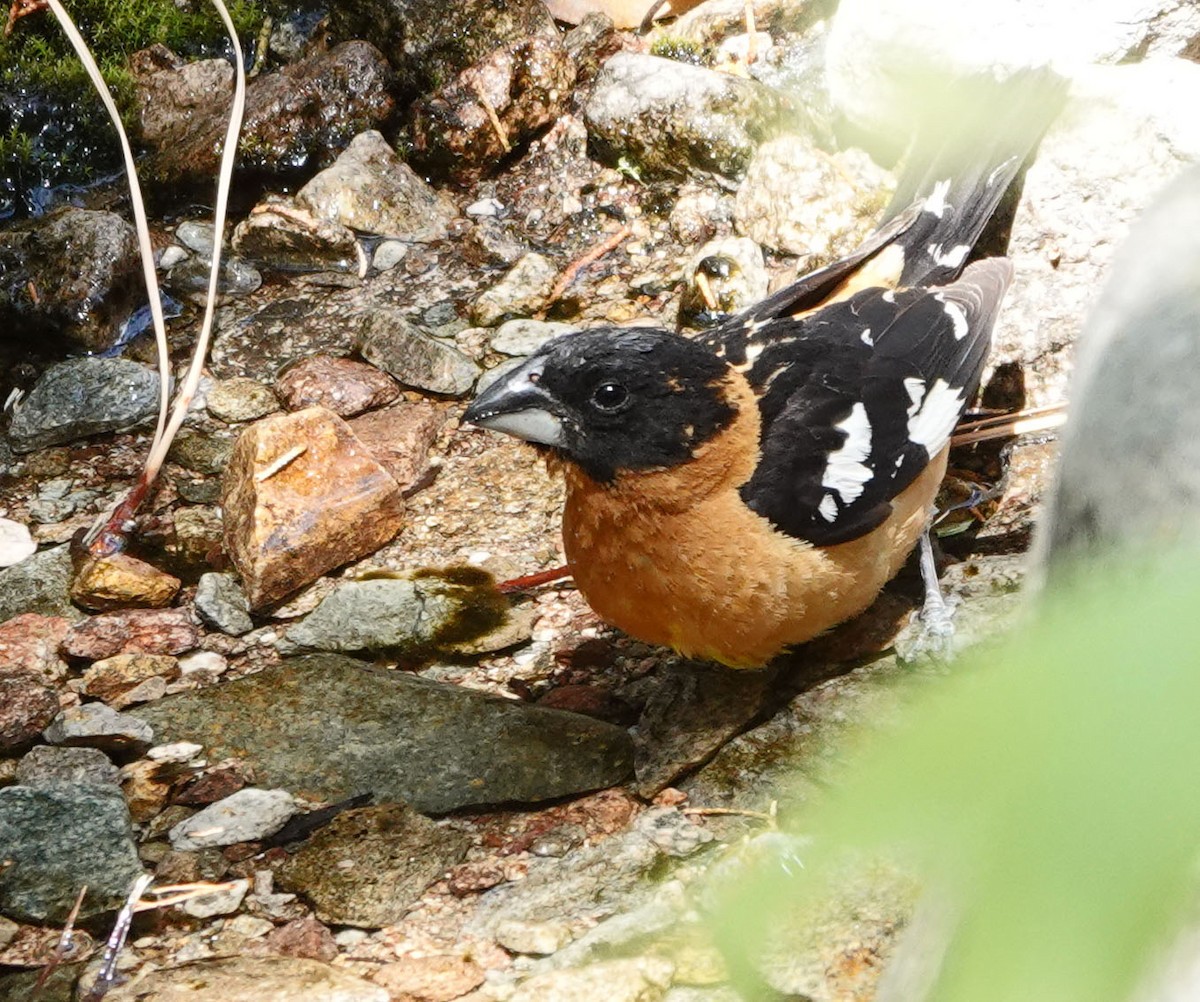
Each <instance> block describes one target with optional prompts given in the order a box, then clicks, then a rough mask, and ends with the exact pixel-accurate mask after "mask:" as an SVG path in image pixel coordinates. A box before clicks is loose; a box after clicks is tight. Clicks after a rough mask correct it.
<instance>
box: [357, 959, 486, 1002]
mask: <svg viewBox="0 0 1200 1002" xmlns="http://www.w3.org/2000/svg"><path fill="white" fill-rule="evenodd" d="M372 980H373V981H375V982H376V984H380V985H383V987H384V988H386V989H387V990H388V992H389V993H391V997H392V998H393V999H402V1000H406V1002H408V1000H411V1002H450V1000H451V999H456V998H460V997H461V996H463V995H465V994H466V993H467V992H469V991H471V989H473V988H478V987H479V986H480V985H481V984H483V969H482V968H481V967H480V966H479V965H478V964H476V963H474V962H472V961H471V960H468V959H463V958H461V957H448V956H423V957H422V956H409V957H405V958H404V960H402V961H400V962H399V963H392V964H384V965H383V966H382V967H380V968H379V970H378V971H376V972H375V973H374V974H373V975H372Z"/></svg>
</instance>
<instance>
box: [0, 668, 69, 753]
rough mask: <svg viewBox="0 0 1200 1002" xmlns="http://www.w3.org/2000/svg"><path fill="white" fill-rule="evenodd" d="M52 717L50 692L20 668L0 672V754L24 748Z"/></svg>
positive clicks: (54, 705) (54, 702) (53, 698)
mask: <svg viewBox="0 0 1200 1002" xmlns="http://www.w3.org/2000/svg"><path fill="white" fill-rule="evenodd" d="M56 713H58V696H57V695H55V692H54V690H53V689H50V688H48V687H47V686H44V685H42V684H41V682H39V681H38V679H37V678H36V677H35V676H33V675H30V674H29V673H28V672H25V671H23V670H22V669H20V668H3V669H0V754H3V755H11V754H13V753H16V752H20V751H23V750H24V749H25V748H28V747H29V746H30V745H31V744H33V742H34V741H36V740H37V737H38V734H40V733H41V731H42V730H43V729H44V728H45V727H46V726H47V725H48V724H49V723H50V722H51V721H52V720H53V719H54V715H55V714H56Z"/></svg>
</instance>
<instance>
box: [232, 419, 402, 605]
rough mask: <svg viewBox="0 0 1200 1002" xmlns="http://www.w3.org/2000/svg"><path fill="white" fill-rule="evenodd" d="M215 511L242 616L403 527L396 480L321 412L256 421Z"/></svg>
mask: <svg viewBox="0 0 1200 1002" xmlns="http://www.w3.org/2000/svg"><path fill="white" fill-rule="evenodd" d="M281 462H282V465H281V466H280V465H278V464H280V463H281ZM222 509H223V511H224V518H225V547H226V550H227V552H228V553H229V556H230V559H231V560H232V561H233V563H234V566H235V567H237V569H238V572H239V573H240V574H241V576H242V583H243V586H244V588H245V590H246V597H247V599H248V600H249V602H250V607H251V608H252V609H258V608H262V607H263V606H265V605H268V604H270V603H272V602H276V601H278V600H279V599H281V598H283V597H285V596H286V595H288V594H290V593H292V592H294V591H296V590H298V589H299V588H302V587H303V586H304V585H306V584H309V583H310V582H312V581H314V580H316V579H317V578H318V577H320V576H321V575H322V574H324V573H325V572H326V571H329V570H332V569H333V568H334V567H337V566H339V565H341V564H344V563H347V562H348V561H351V560H355V559H357V558H359V557H362V556H365V555H366V554H368V553H372V552H374V551H375V550H377V549H378V548H379V547H380V546H382V545H383V544H384V543H386V542H388V541H389V540H391V539H392V537H393V536H395V535H396V533H397V532H398V531H399V530H400V526H401V525H402V524H403V519H404V499H403V497H402V496H401V494H400V488H399V487H398V486H397V484H396V481H395V480H393V479H392V477H391V475H390V474H388V472H387V471H386V470H384V469H383V467H382V466H380V465H379V464H378V463H377V462H376V461H375V460H374V459H373V458H371V456H370V455H369V454H368V453H367V450H366V449H364V448H363V446H362V444H361V443H360V442H359V441H358V439H356V438H355V437H354V434H353V432H351V431H350V429H349V428H348V427H347V425H346V423H345V422H344V421H343V420H342V419H341V418H339V417H338V416H337V415H336V414H334V413H332V412H331V411H327V410H325V409H324V408H322V407H310V408H308V409H306V410H303V411H297V412H296V413H295V414H284V415H280V416H277V417H271V418H265V419H263V420H262V421H258V422H256V423H255V424H253V425H251V426H250V427H249V428H247V429H246V430H245V431H244V432H242V434H241V436H240V437H239V438H238V441H237V445H236V446H235V448H234V453H233V458H232V459H231V460H230V463H229V468H228V470H227V472H226V477H225V485H224V493H223V497H222Z"/></svg>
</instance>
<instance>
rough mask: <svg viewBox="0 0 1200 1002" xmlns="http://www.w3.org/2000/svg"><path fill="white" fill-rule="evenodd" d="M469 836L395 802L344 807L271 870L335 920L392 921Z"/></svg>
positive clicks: (457, 855)
mask: <svg viewBox="0 0 1200 1002" xmlns="http://www.w3.org/2000/svg"><path fill="white" fill-rule="evenodd" d="M469 845H470V838H469V837H468V836H467V835H466V834H464V833H462V832H459V831H455V830H454V829H451V828H447V827H443V826H440V825H437V824H434V823H433V822H432V821H430V820H429V819H428V818H425V817H422V816H421V815H420V814H418V813H417V812H416V811H414V810H412V809H411V808H409V807H407V806H405V805H403V804H380V805H378V806H374V807H362V808H358V809H355V810H350V811H344V812H343V813H341V814H339V815H338V816H337V817H336V818H334V819H333V821H332V822H331V823H330V824H329V825H328V826H326V827H325V828H323V829H321V831H319V832H318V833H317V834H316V835H314V836H313V837H312V838H311V839H309V841H308V842H307V843H305V844H304V846H302V847H301V848H300V850H299V851H298V852H297V853H296V854H295V855H294V856H292V857H290V858H289V859H287V860H286V861H285V862H284V864H283V865H282V866H281V867H280V868H279V869H278V870H277V871H276V877H277V879H278V880H279V882H280V884H281V886H283V887H286V888H288V889H290V890H293V891H296V892H298V893H301V894H303V895H304V896H305V897H306V898H308V899H309V900H310V901H312V902H313V904H314V905H315V907H316V912H317V916H318V917H319V918H321V919H322V920H324V921H326V922H331V923H334V924H336V925H357V926H363V927H367V928H377V927H382V926H387V925H394V924H395V923H397V922H398V921H399V920H400V919H401V918H403V917H404V915H405V914H407V913H408V911H409V909H411V908H412V906H413V905H414V904H416V902H417V900H418V899H419V898H420V896H421V894H422V893H423V892H424V891H425V888H426V887H428V886H429V885H430V884H431V883H433V881H435V880H436V879H438V877H440V876H441V875H442V874H443V873H444V872H445V871H446V870H447V869H448V868H449V867H451V866H453V865H454V864H455V863H457V862H459V861H460V860H461V859H462V857H463V856H464V855H465V854H466V852H467V849H468V847H469Z"/></svg>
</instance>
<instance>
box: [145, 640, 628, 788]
mask: <svg viewBox="0 0 1200 1002" xmlns="http://www.w3.org/2000/svg"><path fill="white" fill-rule="evenodd" d="M134 712H135V713H137V714H138V715H139V716H141V717H142V718H143V719H145V720H146V721H147V722H149V723H151V724H152V725H153V726H154V727H155V728H156V731H157V733H158V734H159V735H160V738H161V739H162V740H164V741H175V740H195V741H198V742H200V743H203V744H205V746H206V748H207V749H208V753H209V755H210V756H211V757H212V758H214V759H221V758H225V757H229V756H232V755H238V756H239V757H241V758H243V759H244V760H245V761H246V762H247V764H248V765H249V766H250V767H251V768H252V769H253V770H254V772H255V775H256V776H257V777H258V779H259V782H261V783H267V784H280V785H287V786H288V787H289V788H291V789H293V790H294V792H296V793H297V794H299V795H302V796H304V797H307V798H311V799H319V800H339V799H343V798H345V797H348V796H352V795H354V794H356V793H361V792H364V791H371V792H373V793H374V794H375V796H376V798H377V799H380V800H402V801H404V802H406V803H409V804H411V805H412V806H413V807H414V808H415V809H416V810H419V811H425V812H441V811H450V810H455V809H457V808H459V807H464V806H467V805H470V804H486V803H498V802H503V801H523V802H529V801H537V800H545V799H550V798H554V797H561V796H566V795H568V794H570V793H576V792H580V791H582V790H589V789H597V788H600V787H604V786H609V785H611V784H613V783H616V782H619V781H620V780H621V779H623V778H624V777H625V776H626V775H627V774H628V772H629V769H630V766H631V749H630V745H629V740H628V737H627V735H626V734H625V732H624V731H623V730H621V729H619V728H616V727H612V726H611V725H607V724H602V723H599V722H597V721H592V720H589V719H587V718H582V717H577V716H574V715H572V714H565V713H560V712H556V711H552V710H541V709H538V708H536V707H529V706H526V705H523V704H519V703H514V702H511V701H507V700H499V699H495V698H493V697H488V696H485V695H483V694H482V693H478V692H473V691H470V690H466V689H463V688H460V687H458V686H453V685H440V684H437V683H431V682H427V681H425V680H423V679H419V678H413V677H412V676H409V675H404V674H401V673H397V672H388V671H383V670H379V669H372V668H368V667H365V666H363V665H362V664H361V663H359V662H357V661H353V660H351V659H349V658H346V657H340V656H336V655H313V656H309V657H302V658H295V659H292V660H290V661H287V662H285V663H284V664H282V665H280V666H278V667H274V668H267V669H264V670H263V671H262V672H260V673H258V674H257V675H253V676H250V677H248V678H245V679H238V680H236V681H233V682H227V683H225V684H223V685H221V686H219V687H216V688H214V689H208V690H201V691H198V692H194V693H184V694H180V695H176V696H168V697H166V698H165V699H163V700H161V701H159V702H158V703H157V704H154V705H152V706H147V707H145V708H141V709H138V710H136V711H134ZM348 735H353V736H354V740H353V742H350V741H349V740H348V739H347V736H348Z"/></svg>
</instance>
